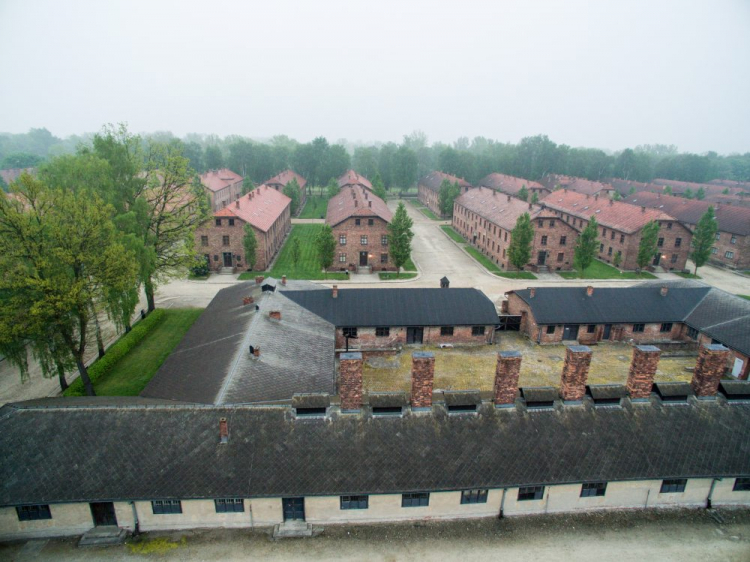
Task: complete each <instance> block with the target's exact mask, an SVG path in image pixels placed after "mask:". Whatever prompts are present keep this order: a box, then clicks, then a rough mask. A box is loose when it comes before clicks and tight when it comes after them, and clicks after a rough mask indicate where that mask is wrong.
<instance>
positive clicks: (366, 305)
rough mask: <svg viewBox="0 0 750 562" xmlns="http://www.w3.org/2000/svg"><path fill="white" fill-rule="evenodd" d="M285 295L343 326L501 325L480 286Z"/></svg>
mask: <svg viewBox="0 0 750 562" xmlns="http://www.w3.org/2000/svg"><path fill="white" fill-rule="evenodd" d="M285 295H286V296H287V297H288V298H289V299H291V300H293V301H294V302H296V303H298V304H299V305H300V306H304V307H305V308H307V309H308V310H310V311H312V312H314V313H315V314H317V315H318V316H320V317H322V318H325V319H326V320H327V321H328V322H330V323H331V324H334V325H335V326H337V327H341V326H362V327H365V326H367V327H372V326H476V325H489V324H493V325H494V324H497V323H498V316H497V310H496V309H495V305H494V304H493V303H492V301H491V300H490V299H488V298H487V296H486V295H485V294H484V293H482V292H481V291H479V290H477V289H402V288H398V289H340V290H339V291H338V297H337V298H333V295H332V292H331V291H330V290H328V291H287V292H286V293H285Z"/></svg>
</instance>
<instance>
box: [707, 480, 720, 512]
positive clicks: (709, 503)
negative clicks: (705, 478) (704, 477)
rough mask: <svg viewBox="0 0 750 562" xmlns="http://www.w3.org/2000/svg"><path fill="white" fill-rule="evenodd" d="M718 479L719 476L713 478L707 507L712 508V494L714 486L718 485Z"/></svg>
mask: <svg viewBox="0 0 750 562" xmlns="http://www.w3.org/2000/svg"><path fill="white" fill-rule="evenodd" d="M718 480H719V479H718V478H714V479H713V480H711V489H709V490H708V497H707V498H706V509H711V496H713V495H714V487H715V486H716V482H717V481H718Z"/></svg>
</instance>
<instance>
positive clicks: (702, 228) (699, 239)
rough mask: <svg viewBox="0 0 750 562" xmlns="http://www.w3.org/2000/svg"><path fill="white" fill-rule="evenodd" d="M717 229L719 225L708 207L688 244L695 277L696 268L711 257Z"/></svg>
mask: <svg viewBox="0 0 750 562" xmlns="http://www.w3.org/2000/svg"><path fill="white" fill-rule="evenodd" d="M718 229H719V224H718V223H717V221H716V214H715V212H714V208H713V207H709V208H708V209H706V212H705V213H703V216H702V217H701V218H700V220H699V221H698V224H697V225H696V226H695V232H693V240H692V241H691V243H690V245H691V247H692V252H691V253H690V259H691V260H693V263H694V264H695V275H697V274H698V268H699V267H701V266H703V265H705V264H706V262H707V261H708V259H709V258H710V257H711V248H712V247H713V245H714V241H715V239H716V232H717V230H718Z"/></svg>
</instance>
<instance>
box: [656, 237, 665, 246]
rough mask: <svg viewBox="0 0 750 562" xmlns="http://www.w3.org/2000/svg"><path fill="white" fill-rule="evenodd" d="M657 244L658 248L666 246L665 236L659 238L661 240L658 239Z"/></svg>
mask: <svg viewBox="0 0 750 562" xmlns="http://www.w3.org/2000/svg"><path fill="white" fill-rule="evenodd" d="M656 246H657V247H658V248H661V247H662V246H664V238H659V240H657V241H656Z"/></svg>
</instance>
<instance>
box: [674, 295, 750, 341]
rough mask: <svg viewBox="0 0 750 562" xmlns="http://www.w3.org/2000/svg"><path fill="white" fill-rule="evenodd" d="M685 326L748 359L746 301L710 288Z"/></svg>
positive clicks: (749, 330)
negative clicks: (698, 331) (742, 354)
mask: <svg viewBox="0 0 750 562" xmlns="http://www.w3.org/2000/svg"><path fill="white" fill-rule="evenodd" d="M685 322H686V323H687V324H689V325H690V326H692V327H693V328H695V329H697V330H700V331H701V332H703V333H705V334H707V335H708V336H710V337H712V338H714V339H715V340H718V341H720V342H721V343H722V344H724V345H726V346H727V347H730V348H732V349H736V350H737V351H739V352H741V353H744V354H745V355H750V301H747V300H745V299H743V298H741V297H737V296H735V295H732V294H731V293H727V292H726V291H722V290H721V289H716V288H712V289H711V291H710V292H709V293H708V294H707V295H706V297H705V298H704V299H703V300H701V302H700V303H699V304H698V305H697V306H696V307H695V309H694V310H693V311H692V312H691V313H690V314H689V315H688V316H687V318H685Z"/></svg>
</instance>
